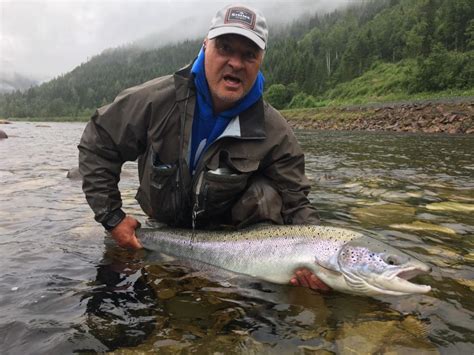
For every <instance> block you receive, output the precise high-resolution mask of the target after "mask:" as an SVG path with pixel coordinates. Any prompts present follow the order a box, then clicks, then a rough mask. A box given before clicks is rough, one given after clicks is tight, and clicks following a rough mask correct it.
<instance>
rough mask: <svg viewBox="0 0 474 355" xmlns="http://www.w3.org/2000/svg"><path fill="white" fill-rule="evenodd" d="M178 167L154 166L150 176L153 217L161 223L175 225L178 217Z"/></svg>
mask: <svg viewBox="0 0 474 355" xmlns="http://www.w3.org/2000/svg"><path fill="white" fill-rule="evenodd" d="M177 170H178V168H177V166H176V165H168V164H161V165H153V166H152V169H151V176H150V200H151V201H150V205H151V215H152V217H153V218H154V219H156V220H157V221H159V222H162V223H166V224H169V225H174V224H175V222H176V218H177V215H178V213H177V212H178V211H177V208H178V206H177V196H176V194H177V193H178V191H177V188H176V173H177Z"/></svg>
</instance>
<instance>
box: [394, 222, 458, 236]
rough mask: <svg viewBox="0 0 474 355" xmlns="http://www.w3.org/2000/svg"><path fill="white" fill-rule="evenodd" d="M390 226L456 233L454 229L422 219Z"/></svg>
mask: <svg viewBox="0 0 474 355" xmlns="http://www.w3.org/2000/svg"><path fill="white" fill-rule="evenodd" d="M390 228H394V229H408V230H415V231H426V230H429V231H434V232H441V233H446V234H456V231H455V230H454V229H451V228H448V227H444V226H439V225H437V224H432V223H426V222H421V221H415V222H413V223H410V224H406V223H402V224H391V225H390Z"/></svg>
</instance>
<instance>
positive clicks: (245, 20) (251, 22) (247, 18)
mask: <svg viewBox="0 0 474 355" xmlns="http://www.w3.org/2000/svg"><path fill="white" fill-rule="evenodd" d="M255 18H256V16H255V14H254V13H253V12H252V11H250V10H248V9H244V8H240V7H232V8H230V9H229V10H227V14H226V15H225V20H224V23H226V24H228V23H240V24H241V25H244V26H246V27H248V28H250V29H252V30H253V29H254V27H255Z"/></svg>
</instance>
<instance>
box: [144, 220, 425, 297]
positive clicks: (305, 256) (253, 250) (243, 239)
mask: <svg viewBox="0 0 474 355" xmlns="http://www.w3.org/2000/svg"><path fill="white" fill-rule="evenodd" d="M137 236H138V239H139V240H140V242H141V243H142V245H143V246H144V247H145V248H146V249H149V250H156V251H159V252H161V253H164V254H168V255H172V256H175V257H179V258H187V259H194V260H198V261H200V262H204V263H207V264H210V265H214V266H217V267H220V268H223V269H226V270H229V271H232V272H236V273H241V274H246V275H250V276H253V277H257V278H260V279H263V280H266V281H270V282H274V283H279V284H287V283H289V280H290V278H291V277H292V275H294V273H295V269H298V268H302V267H305V268H308V269H310V270H312V272H314V274H315V275H316V276H317V277H319V278H320V279H321V280H322V281H323V282H324V283H326V284H327V285H328V286H329V287H331V288H333V289H334V290H338V291H342V292H348V293H353V294H360V295H376V294H388V295H408V294H412V293H425V292H428V291H430V290H431V288H430V286H426V285H418V284H414V283H411V282H409V281H408V280H409V279H411V278H412V277H414V276H416V275H418V274H422V273H427V272H430V271H431V268H430V267H429V266H428V265H426V264H424V263H422V262H421V261H419V260H417V259H415V258H413V257H411V256H409V255H407V254H405V253H403V252H402V251H400V250H397V249H396V248H393V247H391V246H389V245H387V244H385V243H383V242H380V241H378V240H377V239H375V238H372V237H370V236H367V235H364V234H362V233H359V232H355V231H352V230H349V229H343V228H336V227H324V226H315V225H307V226H302V225H298V226H267V225H266V226H258V227H253V228H249V229H244V230H240V231H232V232H225V231H219V232H217V231H195V232H193V231H192V230H184V229H171V228H158V229H147V228H141V229H138V230H137Z"/></svg>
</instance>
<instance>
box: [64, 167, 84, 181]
mask: <svg viewBox="0 0 474 355" xmlns="http://www.w3.org/2000/svg"><path fill="white" fill-rule="evenodd" d="M66 177H67V178H68V179H71V180H82V175H81V173H80V172H79V168H72V169H69V170H68V172H67V174H66Z"/></svg>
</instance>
